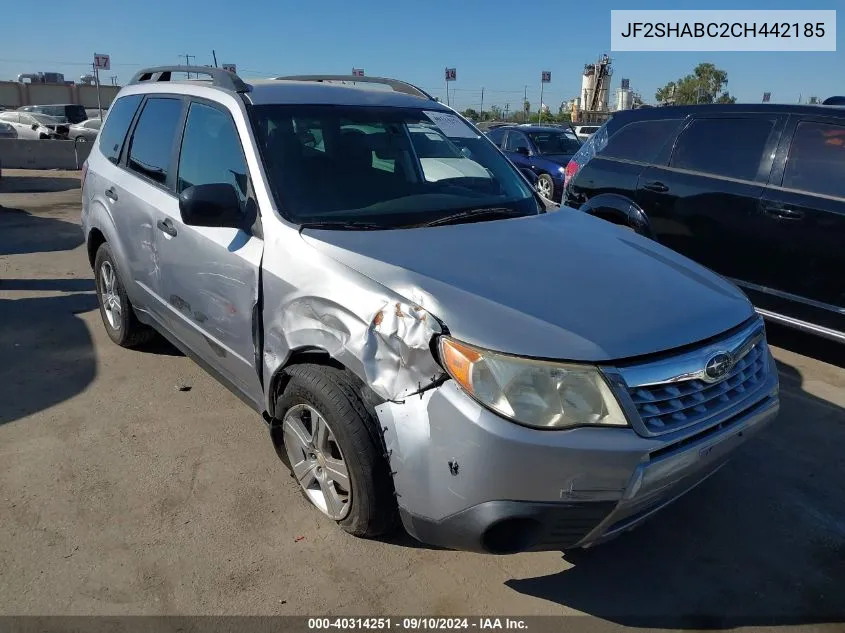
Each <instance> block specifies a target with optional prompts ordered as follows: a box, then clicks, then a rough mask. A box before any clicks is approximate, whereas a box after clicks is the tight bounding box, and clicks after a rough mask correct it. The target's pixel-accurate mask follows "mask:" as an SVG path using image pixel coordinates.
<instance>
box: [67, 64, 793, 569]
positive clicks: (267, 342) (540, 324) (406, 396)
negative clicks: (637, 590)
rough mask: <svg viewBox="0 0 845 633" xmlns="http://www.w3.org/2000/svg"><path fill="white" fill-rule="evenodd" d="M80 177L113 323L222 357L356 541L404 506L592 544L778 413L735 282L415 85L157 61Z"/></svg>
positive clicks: (762, 349)
mask: <svg viewBox="0 0 845 633" xmlns="http://www.w3.org/2000/svg"><path fill="white" fill-rule="evenodd" d="M185 71H190V72H192V73H205V74H206V75H207V76H209V77H210V80H205V81H196V80H194V81H184V80H177V79H176V78H175V76H174V75H175V74H176V73H179V72H185ZM83 179H84V184H83V207H82V220H83V226H84V230H85V235H86V237H87V244H88V254H89V257H90V261H91V265H92V267H93V268H94V273H95V279H96V284H97V291H98V295H99V300H100V309H101V313H102V317H103V323H104V325H105V328H106V331H107V332H108V335H109V336H110V337H111V338H112V340H113V341H114V342H115V343H117V344H119V345H123V346H127V347H128V346H134V345H138V344H141V343H142V342H143V341H144V340H145V339H147V338H148V337H149V336H150V335H151V333H152V332H153V331H154V330H155V331H158V332H159V333H161V334H162V335H164V336H165V337H167V338H168V339H170V340H171V341H172V342H173V343H174V344H175V345H176V346H178V347H179V348H181V349H182V350H184V351H185V353H186V354H188V355H189V356H191V357H192V358H194V359H195V360H196V361H197V362H198V363H199V364H201V365H202V366H203V367H204V368H205V369H207V370H208V371H209V372H211V373H213V374H214V375H215V376H216V377H217V378H219V380H220V382H222V383H224V384H225V385H226V386H227V387H229V388H230V389H231V390H232V391H233V392H235V393H236V394H237V395H238V396H240V397H241V398H242V399H243V400H244V401H245V402H247V403H248V404H249V405H250V406H252V407H253V408H254V409H255V410H256V411H258V412H259V413H261V415H262V416H263V418H264V421H265V422H266V424H267V425H268V427H269V431H270V437H271V438H272V440H273V442H274V443H275V446H276V448H277V450H278V452H279V455H280V456H281V457H282V459H283V460H285V461H286V462H287V463H288V464H289V466H290V469H291V472H292V474H293V476H294V477H295V478H296V480H297V481H298V482H299V484H300V485H301V487H302V489H303V491H304V493H305V495H306V496H307V498H308V499H309V500H310V501H311V502H312V503H313V504H314V505H315V506H316V507H317V508H318V509H319V510H320V511H321V512H323V513H324V514H325V515H326V516H328V517H329V518H330V519H332V520H334V521H336V522H337V523H338V524H340V526H341V527H342V528H343V529H345V530H346V531H348V532H350V533H352V534H355V535H358V536H364V537H374V536H377V535H380V534H383V533H385V532H386V531H388V530H390V529H391V528H392V527H393V526H394V525H395V524H396V523H397V519H401V522H402V524H403V525H404V527H405V528H406V529H407V531H408V532H410V533H411V534H412V535H413V536H415V537H416V538H418V539H420V540H422V541H426V542H429V543H433V544H437V545H441V546H445V547H450V548H457V549H468V550H475V551H484V552H492V553H508V552H517V551H523V550H528V549H561V548H571V547H583V546H587V545H592V544H594V543H597V542H599V541H602V540H605V539H607V538H610V537H612V536H614V535H616V534H619V533H620V532H623V531H625V530H628V529H630V528H632V527H634V526H635V525H637V524H639V523H640V522H642V521H643V520H644V519H645V518H646V517H648V516H649V515H651V514H652V513H654V512H656V511H657V510H658V509H660V508H661V507H663V506H665V505H666V504H667V503H669V502H670V501H672V500H674V499H676V498H677V497H679V496H680V495H682V494H684V493H685V492H686V491H688V490H689V489H690V488H692V487H693V486H695V485H696V484H698V483H699V482H701V481H702V480H703V479H705V478H706V477H708V476H709V475H711V474H712V473H714V472H715V471H716V470H717V469H718V468H719V467H720V466H721V465H722V464H724V462H725V460H726V459H727V458H728V456H729V455H730V454H731V453H732V452H733V451H734V449H735V448H736V447H737V446H738V445H739V444H741V443H742V442H744V441H745V440H746V439H748V437H749V436H751V435H752V434H753V433H754V432H756V431H758V430H759V429H760V428H761V427H763V426H764V425H765V424H766V423H767V422H769V421H770V420H772V418H773V417H774V416H775V415H776V413H777V411H778V382H777V372H776V371H775V366H774V361H773V359H772V357H771V354H770V352H769V349H768V347H767V344H766V339H765V332H764V328H763V323H762V322H761V320H760V318H759V317H758V316H757V315H756V314H755V312H754V310H753V309H752V307H751V305H750V304H749V302H748V301H747V300H746V298H745V296H744V295H743V294H742V293H741V292H739V291H738V290H737V289H736V288H735V287H734V286H733V285H731V284H730V283H728V282H726V281H725V280H723V279H722V278H720V277H718V276H716V275H715V274H713V273H711V272H709V271H707V270H705V269H703V268H702V267H700V266H698V265H696V264H694V263H693V262H691V261H689V260H687V259H685V258H684V257H682V256H680V255H678V254H676V253H674V252H672V251H670V250H668V249H666V248H664V247H662V246H660V245H659V244H656V243H655V242H652V241H649V240H648V239H646V238H643V237H641V236H639V235H636V234H634V233H632V232H629V231H625V230H623V229H621V228H619V227H616V226H613V225H611V224H609V223H607V222H603V221H602V220H598V219H595V218H592V217H589V216H586V215H584V214H580V213H571V212H568V211H567V210H566V209H561V210H559V211H557V210H553V211H550V210H548V209H547V208H546V207H545V203H544V202H543V200H542V199H541V198H540V197H539V196H538V195H537V193H536V192H535V191H534V190H532V188H531V187H530V185H529V183H528V181H527V180H526V179H525V177H524V176H523V175H522V174H521V173H520V172H519V171H518V170H517V169H516V167H514V165H513V164H512V163H511V162H509V161H508V159H507V158H506V157H505V156H504V155H503V154H502V153H501V152H500V151H499V150H498V149H497V148H496V147H495V145H493V143H491V142H490V141H488V140H487V138H486V137H485V136H484V135H483V134H481V133H480V132H479V131H478V130H477V129H476V128H475V127H473V126H472V125H471V124H470V123H468V122H467V121H466V120H465V119H463V118H462V117H460V116H459V115H457V114H456V113H455V112H454V111H453V110H451V109H450V108H448V107H446V106H444V105H443V104H441V103H438V102H437V101H436V100H435V99H433V98H432V97H430V96H429V95H428V94H426V93H425V92H423V91H422V90H419V89H418V88H415V87H413V86H411V85H409V84H406V83H403V82H399V81H396V80H389V79H376V78H360V77H355V78H353V77H335V76H307V77H280V78H277V79H273V80H267V81H259V82H255V83H253V84H251V85H248V84H246V83H244V82H243V81H242V80H241V79H240V78H238V77H237V76H236V75H234V74H232V73H229V72H226V71H223V70H216V69H209V68H205V67H203V68H187V67H162V68H152V69H148V70H145V71H142V72H140V73H138V75H136V76H135V77H134V78H133V80H132V82H131V83H130V85H128V86H126V87H125V88H124V89H123V90H121V92H120V93H119V95H118V97H117V99H116V101H115V102H114V104H113V105H112V106H111V108H110V109H109V113H108V116H107V118H106V120H105V123H104V126H103V129H102V131H101V133H100V135H99V141H98V142H97V143H96V146H95V147H94V149H93V150H92V152H91V155H90V157H89V159H88V161H87V165H86V167H85V170H84V175H83ZM727 493H728V494H730V489H728V492H727Z"/></svg>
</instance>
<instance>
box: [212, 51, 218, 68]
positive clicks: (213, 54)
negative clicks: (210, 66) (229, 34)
mask: <svg viewBox="0 0 845 633" xmlns="http://www.w3.org/2000/svg"><path fill="white" fill-rule="evenodd" d="M211 56H212V57H213V58H214V67H215V68H217V53H215V52H214V49H211Z"/></svg>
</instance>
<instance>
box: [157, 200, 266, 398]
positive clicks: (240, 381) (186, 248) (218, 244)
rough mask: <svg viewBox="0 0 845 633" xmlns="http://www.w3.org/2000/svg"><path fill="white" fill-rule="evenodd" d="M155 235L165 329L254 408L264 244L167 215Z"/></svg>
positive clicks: (237, 231) (257, 392)
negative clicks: (164, 228)
mask: <svg viewBox="0 0 845 633" xmlns="http://www.w3.org/2000/svg"><path fill="white" fill-rule="evenodd" d="M167 215H168V216H169V219H170V221H171V222H172V223H173V225H174V226H175V227H176V235H175V236H173V237H171V236H169V235H166V234H164V233H161V232H160V236H159V238H158V239H159V251H160V258H161V261H162V266H161V270H162V271H163V272H162V274H161V280H160V287H161V295H162V299H163V301H164V302H165V304H166V313H167V318H168V323H169V329H170V330H171V331H172V332H173V333H174V334H175V335H176V336H177V337H178V338H179V339H180V340H181V341H182V342H183V343H184V344H185V345H187V346H188V347H189V348H190V349H191V351H193V352H194V353H196V354H197V355H198V356H200V357H201V358H202V359H204V360H205V361H207V362H208V363H210V364H211V365H212V366H213V367H214V368H215V369H217V370H218V371H219V372H221V373H222V374H223V375H224V376H225V377H226V378H228V379H229V380H230V381H231V382H232V383H234V385H235V386H236V387H237V388H238V389H239V390H240V391H241V392H242V393H243V394H244V395H245V396H247V397H248V398H249V400H251V401H253V402H255V403H257V404H258V403H262V402H263V397H262V388H261V382H260V380H259V376H258V372H257V370H256V366H255V345H254V341H253V310H254V307H255V304H256V301H257V300H258V279H259V267H260V265H261V254H262V251H263V241H262V240H260V239H258V238H256V237H253V236H251V235H249V234H247V233H245V232H244V231H242V230H240V229H233V228H221V227H196V226H186V225H185V224H182V222H181V219H180V218H179V217H178V215H170V214H167Z"/></svg>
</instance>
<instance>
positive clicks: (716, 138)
mask: <svg viewBox="0 0 845 633" xmlns="http://www.w3.org/2000/svg"><path fill="white" fill-rule="evenodd" d="M772 127H774V122H773V121H771V120H768V119H762V118H751V117H749V118H744V119H740V118H737V119H697V120H695V121H693V122H692V123H691V124H690V125H689V127H687V128H686V129H685V130H684V131H683V132H681V135H680V137H678V142H677V145H676V147H675V152H674V153H673V155H672V161H671V163H670V164H671V166H672V167H678V168H680V169H689V170H691V171H702V172H705V173H708V174H715V175H718V176H727V177H729V178H737V179H740V180H754V179H755V178H756V177H757V172H758V171H759V169H760V159H761V158H762V157H763V150H764V149H765V146H766V141H767V140H768V138H769V134H771V132H772Z"/></svg>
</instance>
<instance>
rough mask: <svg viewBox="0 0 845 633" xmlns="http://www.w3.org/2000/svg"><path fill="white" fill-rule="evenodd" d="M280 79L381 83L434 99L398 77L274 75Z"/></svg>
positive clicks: (407, 92)
mask: <svg viewBox="0 0 845 633" xmlns="http://www.w3.org/2000/svg"><path fill="white" fill-rule="evenodd" d="M274 79H277V80H280V81H316V82H336V81H339V82H344V83H345V82H350V83H370V84H382V85H385V86H390V87H391V88H393V91H394V92H402V93H404V94H407V95H412V96H414V97H421V98H423V99H428V100H429V101H435V99H434V97H432V96H431V95H430V94H428V93H427V92H426V91H425V90H422V89H420V88H417V87H416V86H414V85H412V84H409V83H406V82H404V81H399V80H398V79H388V78H386V77H359V76H356V75H290V76H288V77H274Z"/></svg>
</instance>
